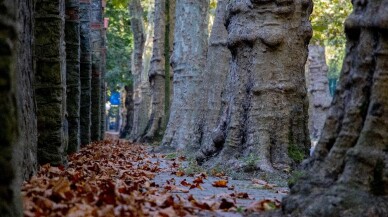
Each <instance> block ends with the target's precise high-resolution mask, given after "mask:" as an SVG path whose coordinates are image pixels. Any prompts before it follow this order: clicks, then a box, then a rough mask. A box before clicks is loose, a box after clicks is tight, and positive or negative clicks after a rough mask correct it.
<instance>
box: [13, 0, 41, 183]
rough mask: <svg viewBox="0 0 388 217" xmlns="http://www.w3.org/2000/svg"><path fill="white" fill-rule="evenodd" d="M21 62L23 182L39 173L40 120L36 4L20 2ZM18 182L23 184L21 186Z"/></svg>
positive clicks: (28, 0) (19, 104)
mask: <svg viewBox="0 0 388 217" xmlns="http://www.w3.org/2000/svg"><path fill="white" fill-rule="evenodd" d="M17 2H18V23H19V25H18V33H19V35H18V44H17V47H18V50H17V53H18V60H17V64H16V71H17V74H16V76H17V77H16V80H17V87H18V88H17V90H16V91H17V97H16V98H17V110H18V117H19V118H18V126H19V132H23V133H21V134H19V137H18V138H19V142H18V144H19V145H18V147H17V148H14V152H15V154H16V155H17V157H15V159H17V160H19V162H18V168H19V169H20V171H19V174H18V175H17V177H18V178H19V181H20V182H21V181H22V180H23V179H28V178H30V177H31V176H32V175H34V174H35V173H36V171H37V166H38V164H37V145H38V144H37V143H38V129H37V120H36V104H35V92H34V88H33V81H34V70H33V59H32V58H33V57H32V53H33V31H34V29H33V27H34V19H33V13H34V9H33V1H32V0H18V1H17ZM20 182H19V183H18V185H20V184H21V183H20Z"/></svg>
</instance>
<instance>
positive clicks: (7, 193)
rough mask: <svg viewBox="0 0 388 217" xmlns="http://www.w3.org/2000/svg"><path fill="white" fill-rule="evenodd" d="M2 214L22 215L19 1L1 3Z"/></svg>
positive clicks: (0, 183) (0, 161)
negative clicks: (17, 180) (18, 150)
mask: <svg viewBox="0 0 388 217" xmlns="http://www.w3.org/2000/svg"><path fill="white" fill-rule="evenodd" d="M0 8H1V14H0V26H1V28H0V47H1V49H0V72H1V75H0V123H1V124H2V126H1V128H0V171H1V179H0V215H1V216H6V217H8V216H21V215H22V212H21V200H20V196H19V192H20V186H19V185H15V184H14V183H13V182H14V179H15V178H16V175H17V165H15V162H16V161H17V160H18V159H13V158H14V157H16V156H13V153H12V152H13V149H14V148H16V145H17V142H18V139H17V137H18V135H19V132H18V116H17V115H18V112H17V108H16V97H15V96H16V94H17V93H16V84H17V82H16V80H15V78H16V70H15V66H16V63H17V58H16V57H17V56H16V50H17V49H16V43H17V39H18V37H17V36H18V35H17V34H18V31H17V22H16V19H17V2H15V1H12V0H5V1H1V2H0Z"/></svg>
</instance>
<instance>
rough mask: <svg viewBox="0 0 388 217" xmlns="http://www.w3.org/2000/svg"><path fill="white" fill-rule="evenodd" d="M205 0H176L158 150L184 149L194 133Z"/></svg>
mask: <svg viewBox="0 0 388 217" xmlns="http://www.w3.org/2000/svg"><path fill="white" fill-rule="evenodd" d="M208 8H209V2H208V1H207V0H200V1H195V3H193V1H191V0H177V1H176V9H175V15H176V17H177V18H179V19H176V20H175V28H174V50H173V53H172V56H171V65H172V68H173V70H174V78H173V81H174V96H173V101H172V105H171V113H170V117H169V121H168V125H167V129H166V132H165V134H164V137H163V141H162V147H161V149H186V150H188V148H190V145H192V144H193V142H192V141H193V138H194V137H195V134H196V133H198V128H197V121H198V120H197V117H198V112H199V108H198V106H197V105H199V103H200V102H199V101H200V100H199V99H200V95H201V94H202V93H200V92H199V91H198V87H200V85H202V73H203V70H204V67H205V63H206V52H207V40H208V37H207V35H208V34H207V17H208Z"/></svg>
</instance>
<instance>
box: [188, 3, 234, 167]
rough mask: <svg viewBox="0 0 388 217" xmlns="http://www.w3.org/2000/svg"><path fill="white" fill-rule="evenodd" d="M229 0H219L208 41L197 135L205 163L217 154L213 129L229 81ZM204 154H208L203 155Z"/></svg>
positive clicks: (201, 157)
mask: <svg viewBox="0 0 388 217" xmlns="http://www.w3.org/2000/svg"><path fill="white" fill-rule="evenodd" d="M227 4H228V1H227V0H218V2H217V9H216V15H215V19H214V23H213V27H212V32H211V35H210V39H209V48H208V53H207V61H206V69H205V71H204V79H203V85H202V90H201V92H202V96H201V97H202V99H201V107H202V108H204V109H203V111H202V114H201V117H200V118H201V122H202V123H200V132H201V133H199V134H197V135H196V136H197V137H198V138H197V139H194V141H198V144H196V146H197V150H198V149H199V148H201V152H200V153H199V157H198V160H199V161H202V160H203V158H204V157H205V156H206V155H207V153H209V152H215V151H216V150H214V146H213V145H210V146H209V144H212V133H213V129H215V128H216V127H217V124H218V121H219V117H220V112H221V107H222V105H221V104H222V103H221V102H222V94H223V90H224V89H225V85H226V78H227V75H228V73H229V70H230V61H231V59H232V54H231V53H230V51H229V49H228V47H227V40H228V32H227V31H226V27H225V18H226V6H227ZM203 153H205V154H203Z"/></svg>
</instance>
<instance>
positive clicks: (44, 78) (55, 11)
mask: <svg viewBox="0 0 388 217" xmlns="http://www.w3.org/2000/svg"><path fill="white" fill-rule="evenodd" d="M34 15H35V17H34V18H35V33H34V37H35V40H34V41H35V47H34V51H35V53H34V57H35V59H34V60H35V81H34V83H35V85H34V87H35V93H36V104H37V118H38V133H39V136H38V162H39V163H40V164H46V163H51V164H52V165H62V164H66V163H67V159H66V152H67V120H66V118H65V113H66V74H65V73H66V67H65V66H66V52H65V46H64V45H65V41H64V40H65V37H64V36H65V34H64V33H65V31H64V30H65V2H64V1H60V0H55V1H50V2H47V1H45V0H36V2H35V14H34Z"/></svg>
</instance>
